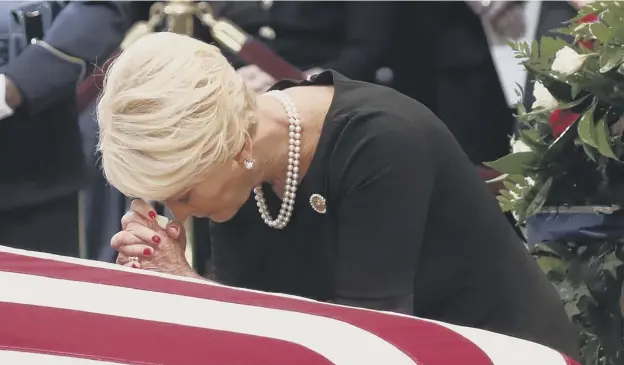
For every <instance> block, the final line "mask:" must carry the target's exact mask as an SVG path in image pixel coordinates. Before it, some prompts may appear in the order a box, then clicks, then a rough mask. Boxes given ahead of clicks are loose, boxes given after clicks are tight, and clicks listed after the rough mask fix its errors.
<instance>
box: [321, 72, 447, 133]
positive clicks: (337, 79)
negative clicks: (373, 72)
mask: <svg viewBox="0 0 624 365" xmlns="http://www.w3.org/2000/svg"><path fill="white" fill-rule="evenodd" d="M333 76H334V86H335V93H336V95H335V99H334V103H333V105H332V109H334V110H333V112H334V115H335V117H337V118H339V119H346V120H347V121H348V122H349V123H350V124H354V126H357V127H360V128H365V129H367V130H369V131H370V132H372V133H379V132H382V133H383V132H393V131H398V132H406V133H409V132H412V131H416V130H418V131H419V132H420V133H422V132H427V131H431V132H435V131H436V130H440V129H445V127H444V124H443V123H442V122H441V121H440V120H439V119H438V118H437V117H436V116H435V114H433V112H432V111H431V110H429V108H427V107H426V106H425V105H423V104H422V103H420V102H419V101H417V100H415V99H412V98H410V97H408V96H406V95H403V94H401V93H400V92H398V91H396V90H394V89H392V88H389V87H386V86H381V85H376V84H372V83H367V82H362V81H357V80H352V79H349V78H347V77H345V76H342V75H340V74H339V73H333Z"/></svg>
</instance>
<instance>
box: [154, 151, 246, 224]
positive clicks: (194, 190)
mask: <svg viewBox="0 0 624 365" xmlns="http://www.w3.org/2000/svg"><path fill="white" fill-rule="evenodd" d="M252 189H253V174H252V173H251V172H250V171H248V170H246V169H244V168H243V167H241V165H240V164H238V163H236V162H232V163H231V164H225V165H223V166H220V167H217V168H214V169H211V170H210V171H209V172H208V173H206V175H205V177H204V178H203V179H202V181H201V182H200V183H198V184H196V185H194V186H192V187H190V189H188V190H186V191H184V192H182V193H180V194H178V195H176V196H173V197H171V198H169V199H167V200H166V201H165V204H166V205H167V207H168V208H169V209H170V210H171V212H172V213H173V214H174V216H175V218H176V219H177V220H185V219H186V218H187V217H189V216H191V215H192V216H195V217H207V218H210V219H212V220H213V221H215V222H225V221H227V220H230V219H231V218H232V217H234V215H236V213H237V212H238V210H239V209H240V208H241V207H242V206H243V204H245V202H246V201H247V199H248V198H249V195H250V194H251V190H252Z"/></svg>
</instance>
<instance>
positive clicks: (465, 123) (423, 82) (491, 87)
mask: <svg viewBox="0 0 624 365" xmlns="http://www.w3.org/2000/svg"><path fill="white" fill-rule="evenodd" d="M484 3H485V4H488V5H483V4H484ZM522 7H523V4H522V2H517V1H505V2H503V1H496V2H487V3H486V2H479V1H466V2H464V1H440V2H433V1H423V2H406V3H401V4H400V5H399V10H397V13H398V14H399V18H398V19H397V29H396V31H397V37H396V38H395V39H396V41H397V43H396V45H395V46H394V52H395V55H394V56H393V59H394V60H395V63H396V64H397V76H398V77H397V78H395V80H396V83H397V84H396V87H397V89H398V90H399V91H402V92H403V93H405V94H407V95H409V96H411V97H413V98H415V99H417V100H419V101H421V102H423V103H424V104H425V105H426V106H428V107H429V108H430V109H431V110H432V111H433V112H434V113H435V114H436V115H437V116H438V117H439V118H440V119H441V120H442V121H443V122H444V123H445V124H446V125H447V127H448V128H449V129H450V131H451V132H452V133H453V135H454V136H455V138H456V139H457V141H458V142H459V144H460V145H461V147H462V148H463V150H464V151H465V152H466V154H467V155H468V157H469V158H470V159H471V161H472V162H473V163H474V164H475V165H480V164H481V163H482V162H484V161H491V160H495V159H497V158H499V157H501V156H503V155H505V154H507V153H508V152H509V136H510V135H511V133H512V131H513V126H514V117H513V113H512V110H511V109H510V108H509V107H508V106H507V101H506V100H505V96H504V93H503V89H502V87H501V84H500V81H499V78H498V75H497V73H496V69H495V66H494V63H493V60H492V56H491V54H490V48H489V44H488V41H487V38H486V35H485V31H484V29H483V24H482V22H484V21H486V22H490V23H491V25H492V28H493V29H494V30H495V31H497V32H500V33H501V34H503V35H504V36H506V37H509V38H511V39H514V38H517V37H519V36H521V35H523V34H524V22H523V18H522ZM416 80H417V81H416Z"/></svg>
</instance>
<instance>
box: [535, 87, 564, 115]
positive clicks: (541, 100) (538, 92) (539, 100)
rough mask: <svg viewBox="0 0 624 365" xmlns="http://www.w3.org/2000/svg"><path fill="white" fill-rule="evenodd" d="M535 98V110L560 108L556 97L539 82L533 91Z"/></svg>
mask: <svg viewBox="0 0 624 365" xmlns="http://www.w3.org/2000/svg"><path fill="white" fill-rule="evenodd" d="M533 97H535V102H534V103H533V109H536V108H544V109H548V110H551V109H556V108H557V106H559V102H558V101H557V99H555V97H554V96H552V94H551V93H550V91H548V89H547V88H546V87H545V86H544V85H543V84H542V83H541V82H539V81H537V82H536V83H535V88H534V89H533Z"/></svg>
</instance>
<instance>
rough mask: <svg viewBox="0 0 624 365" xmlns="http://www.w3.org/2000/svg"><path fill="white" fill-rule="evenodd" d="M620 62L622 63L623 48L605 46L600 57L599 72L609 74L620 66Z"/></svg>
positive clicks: (623, 59)
mask: <svg viewBox="0 0 624 365" xmlns="http://www.w3.org/2000/svg"><path fill="white" fill-rule="evenodd" d="M622 61H624V48H622V47H614V46H610V45H609V46H606V47H605V49H604V50H603V51H602V54H601V55H600V72H601V73H606V72H609V71H611V70H613V69H614V68H616V67H618V66H619V65H621V64H622Z"/></svg>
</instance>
